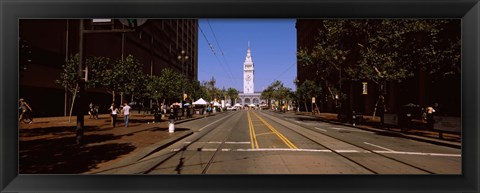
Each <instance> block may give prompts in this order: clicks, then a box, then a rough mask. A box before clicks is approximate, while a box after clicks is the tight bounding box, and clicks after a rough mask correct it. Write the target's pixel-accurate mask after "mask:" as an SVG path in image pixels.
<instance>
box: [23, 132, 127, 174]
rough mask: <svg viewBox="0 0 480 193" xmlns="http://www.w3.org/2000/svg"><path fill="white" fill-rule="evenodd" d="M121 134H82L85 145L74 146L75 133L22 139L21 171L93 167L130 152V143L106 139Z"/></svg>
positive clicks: (65, 171) (52, 171) (76, 171)
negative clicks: (60, 136)
mask: <svg viewBox="0 0 480 193" xmlns="http://www.w3.org/2000/svg"><path fill="white" fill-rule="evenodd" d="M119 138H121V136H114V135H112V134H106V135H85V137H84V141H85V143H84V144H85V145H83V146H77V145H76V144H75V137H74V136H72V137H62V138H53V139H36V140H21V141H20V143H19V173H20V174H80V173H83V172H87V171H89V170H91V169H94V168H95V166H96V165H97V164H99V163H102V162H105V161H109V160H113V159H116V158H118V157H119V156H122V155H125V154H128V153H130V152H132V151H133V150H134V149H135V147H134V146H132V145H131V144H129V143H107V144H100V145H93V144H94V143H101V142H105V141H112V140H115V139H119ZM89 144H90V145H89Z"/></svg>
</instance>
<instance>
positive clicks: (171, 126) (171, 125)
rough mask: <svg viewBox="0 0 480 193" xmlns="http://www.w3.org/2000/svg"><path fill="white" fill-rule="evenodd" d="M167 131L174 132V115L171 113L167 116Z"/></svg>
mask: <svg viewBox="0 0 480 193" xmlns="http://www.w3.org/2000/svg"><path fill="white" fill-rule="evenodd" d="M168 132H169V133H173V132H175V117H174V116H173V115H172V114H171V115H170V116H168Z"/></svg>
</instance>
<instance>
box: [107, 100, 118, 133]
mask: <svg viewBox="0 0 480 193" xmlns="http://www.w3.org/2000/svg"><path fill="white" fill-rule="evenodd" d="M109 110H110V111H111V112H110V117H111V120H112V126H113V128H115V125H116V122H117V114H118V109H117V107H116V106H115V103H112V106H110V109H109Z"/></svg>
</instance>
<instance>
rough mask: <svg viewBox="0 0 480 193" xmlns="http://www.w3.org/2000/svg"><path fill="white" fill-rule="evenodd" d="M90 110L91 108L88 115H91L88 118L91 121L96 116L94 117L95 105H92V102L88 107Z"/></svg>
mask: <svg viewBox="0 0 480 193" xmlns="http://www.w3.org/2000/svg"><path fill="white" fill-rule="evenodd" d="M88 108H89V110H88V115H89V117H88V118H89V119H91V118H92V116H94V115H93V108H94V105H93V103H92V102H90V105H89V106H88Z"/></svg>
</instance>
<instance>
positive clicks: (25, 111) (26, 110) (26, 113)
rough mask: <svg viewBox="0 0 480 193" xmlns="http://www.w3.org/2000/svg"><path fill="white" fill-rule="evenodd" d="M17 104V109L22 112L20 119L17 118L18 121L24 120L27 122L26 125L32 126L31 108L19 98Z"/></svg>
mask: <svg viewBox="0 0 480 193" xmlns="http://www.w3.org/2000/svg"><path fill="white" fill-rule="evenodd" d="M19 103H20V104H19V107H18V109H20V110H22V112H21V113H20V117H19V118H18V121H21V120H25V121H28V124H32V123H33V119H32V108H31V107H30V105H28V103H27V102H26V101H25V100H24V99H23V98H20V100H19Z"/></svg>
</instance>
